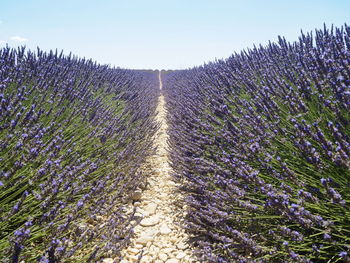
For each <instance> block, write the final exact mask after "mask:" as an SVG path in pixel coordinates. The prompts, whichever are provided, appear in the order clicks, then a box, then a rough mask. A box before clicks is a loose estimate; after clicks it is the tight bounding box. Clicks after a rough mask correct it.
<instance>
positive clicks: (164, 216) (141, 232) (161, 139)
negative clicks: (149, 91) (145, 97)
mask: <svg viewBox="0 0 350 263" xmlns="http://www.w3.org/2000/svg"><path fill="white" fill-rule="evenodd" d="M159 83H160V89H161V88H162V83H161V77H160V75H159ZM157 112H158V114H157V117H156V118H157V121H158V122H159V123H160V129H159V131H158V133H157V134H156V139H155V144H156V145H155V146H156V147H157V151H156V153H155V155H153V156H151V157H150V158H149V159H148V160H147V162H146V165H145V169H147V170H146V172H145V174H147V175H148V176H149V178H148V184H147V187H146V189H144V190H143V191H139V192H136V193H134V196H133V199H134V203H133V206H136V214H135V215H136V216H137V217H139V218H140V219H141V221H140V224H139V225H137V226H136V227H135V235H134V239H132V240H131V245H130V246H129V247H128V248H127V249H125V250H124V251H123V252H122V258H123V259H122V260H121V261H120V262H121V263H130V262H141V263H142V262H144V263H148V262H154V263H164V262H165V263H181V262H197V261H196V260H195V259H194V256H192V250H191V248H190V246H189V245H188V244H187V240H188V238H189V236H188V235H187V234H186V233H185V231H184V230H183V228H182V227H181V224H182V223H183V218H184V217H185V211H186V205H185V204H184V202H183V197H182V196H181V194H180V193H179V192H178V191H177V184H176V183H175V182H174V181H173V180H172V177H171V175H170V174H171V172H172V169H171V167H170V165H169V160H168V154H167V137H168V134H167V130H168V126H167V123H166V108H165V100H164V96H163V95H161V96H160V97H159V102H158V106H157ZM129 209H131V210H132V207H129ZM103 262H104V263H112V262H114V261H113V259H111V258H106V259H104V260H103Z"/></svg>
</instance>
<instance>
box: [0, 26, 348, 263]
mask: <svg viewBox="0 0 350 263" xmlns="http://www.w3.org/2000/svg"><path fill="white" fill-rule="evenodd" d="M159 98H161V100H159ZM0 100H1V101H0V262H2V263H5V262H6V263H10V262H12V263H17V262H18V263H19V262H20V263H26V262H42V263H44V262H45V263H46V262H48V263H56V262H101V263H102V262H103V263H111V262H123V263H127V262H146V263H147V262H155V263H161V262H167V263H180V262H218V263H219V262H220V263H224V262H239V263H253V262H257V263H258V262H261V263H268V262H276V263H277V262H315V263H319V262H325V263H326V262H350V158H349V156H350V27H349V26H347V25H344V26H342V27H328V28H327V27H326V26H325V27H324V28H323V29H320V30H316V31H314V32H313V33H311V32H310V33H305V34H304V33H303V34H301V35H300V38H299V41H296V42H287V41H286V40H285V39H284V38H283V37H279V41H278V43H274V42H270V43H269V45H267V46H258V47H255V48H253V49H247V50H245V51H242V52H240V53H235V54H234V55H232V56H231V57H229V58H227V59H225V60H217V61H215V62H210V63H207V64H204V65H202V66H198V67H194V68H191V69H186V70H162V71H158V70H155V71H146V70H129V69H121V68H113V67H110V66H105V65H100V64H97V63H96V62H93V61H92V60H87V59H85V58H84V59H83V58H79V57H77V56H73V55H68V56H67V55H63V54H62V53H59V52H57V51H56V52H53V51H51V52H44V51H41V50H40V49H38V50H36V51H31V50H29V49H25V48H24V47H20V48H17V49H14V48H10V47H4V48H2V49H0ZM159 101H161V102H159ZM164 101H165V102H164ZM160 103H161V105H160ZM164 103H165V104H164ZM157 107H158V108H157ZM159 111H161V117H158V119H157V116H159V115H157V114H159ZM160 127H161V128H160ZM160 129H161V132H162V133H163V135H162V133H161V134H160V135H159V133H158V132H159V130H160ZM157 136H158V137H159V136H162V137H161V138H162V139H161V140H158V142H157V144H155V143H154V142H155V141H157V140H156V137H157ZM159 145H160V146H159ZM159 147H161V151H160V153H159V152H158V155H157V154H155V152H156V151H157V149H158V151H159ZM152 156H153V157H152ZM154 156H155V157H154ZM150 158H153V159H152V161H149V159H150ZM147 160H148V161H147ZM166 163H169V164H170V166H169V165H167V164H166ZM147 165H148V166H152V165H153V166H157V167H160V168H159V169H158V168H157V169H158V170H157V171H150V169H148V168H147V169H146V168H145V166H147ZM168 166H169V167H171V168H169V167H168ZM153 168H154V167H153ZM162 169H163V170H162ZM153 173H157V176H158V177H157V178H158V179H157V180H159V181H158V182H159V184H160V182H161V183H162V184H161V185H162V187H167V185H169V184H172V187H174V185H175V186H176V187H177V190H176V191H177V194H180V195H181V198H178V197H176V200H175V198H174V196H175V193H174V196H172V195H171V193H172V191H173V189H172V188H170V187H169V188H166V189H164V193H166V196H162V193H159V192H160V191H161V190H160V189H161V188H159V187H158V188H156V191H157V193H156V194H154V199H155V200H151V199H150V198H152V196H153V195H152V191H149V192H148V194H147V198H148V199H147V200H146V202H144V204H143V203H142V200H143V199H145V198H143V197H142V193H143V192H144V193H145V191H147V189H148V190H149V189H151V188H152V184H155V185H157V180H156V181H154V182H152V178H154V175H152V174H153ZM159 174H160V175H159ZM163 174H167V175H168V174H169V176H170V175H171V176H172V181H170V180H168V179H164V178H165V177H164V178H163V177H161V176H162V175H163ZM155 196H157V197H155ZM161 198H163V199H166V200H172V199H174V200H175V201H176V202H178V204H177V207H180V208H181V211H182V215H179V212H178V209H179V208H176V209H177V210H176V211H177V212H176V216H175V215H174V216H172V215H171V211H173V210H174V213H175V208H172V205H173V204H171V202H168V201H167V203H166V206H167V207H163V206H164V205H163V206H162V202H163V203H164V201H161ZM156 199H157V200H156ZM158 199H159V200H158ZM153 201H154V203H153ZM182 202H183V203H182ZM150 204H151V205H152V204H153V205H154V206H153V208H154V209H152V210H153V213H152V214H151V213H150V212H149V211H144V210H147V208H144V207H143V205H144V206H145V207H148V208H149V207H150ZM179 204H180V205H179ZM175 205H176V204H175ZM169 207H170V209H169ZM174 207H175V206H174ZM156 209H158V210H156ZM166 209H167V210H166ZM156 211H159V213H158V214H157V212H156ZM169 211H170V212H169ZM154 214H155V215H154ZM149 216H151V218H152V220H153V221H146V220H145V218H148V217H149ZM181 216H183V220H182V219H181ZM167 217H169V218H170V217H171V218H172V219H171V220H168V218H167ZM177 219H179V222H180V221H181V227H182V229H183V230H182V231H183V232H186V235H185V234H183V233H182V232H181V231H180V230H178V229H175V227H173V226H172V225H176V224H177V223H178V222H177V221H176V220H177ZM180 219H181V220H180ZM145 222H146V223H145ZM139 224H141V225H142V226H143V227H145V228H147V227H148V229H150V227H153V226H154V229H153V230H152V231H153V232H152V237H150V236H146V237H147V238H150V239H149V240H148V239H146V241H142V242H141V241H140V240H141V238H144V239H143V240H145V236H142V234H143V232H145V233H146V232H147V231H146V230H145V229H144V228H141V230H138V231H137V235H140V236H138V238H136V239H135V233H134V232H135V231H134V229H135V227H138V225H139ZM158 225H161V227H160V228H159V227H158ZM164 225H165V226H167V227H168V229H166V230H167V231H162V227H163V230H164V229H165V228H164ZM178 225H180V223H178V224H177V227H178ZM159 229H160V230H159ZM169 231H170V232H169ZM171 231H173V232H171ZM176 231H177V232H176ZM148 232H149V231H148ZM180 232H181V235H179V237H178V236H177V233H180ZM160 236H162V239H161V240H162V241H161V242H158V243H157V240H160ZM171 236H173V237H176V238H178V239H176V238H175V239H174V238H171ZM179 238H182V239H181V242H180V241H178V240H179ZM168 240H169V245H168V244H167V242H168ZM159 243H163V244H166V245H164V246H162V244H159ZM131 244H132V245H133V246H132V249H130V248H131ZM179 244H181V246H180V245H179ZM152 245H153V247H156V248H153V247H152ZM166 246H169V247H171V248H172V249H173V250H171V249H170V250H169V249H168V250H166V248H167V247H166ZM169 247H168V248H169ZM157 249H158V250H157ZM123 250H125V251H126V252H122V251H123ZM165 251H169V252H165ZM146 252H147V253H146ZM180 252H181V253H180ZM128 253H129V254H130V255H127V254H128ZM131 254H132V255H131ZM161 254H162V256H160V255H161ZM190 254H191V256H190ZM163 255H165V256H163Z"/></svg>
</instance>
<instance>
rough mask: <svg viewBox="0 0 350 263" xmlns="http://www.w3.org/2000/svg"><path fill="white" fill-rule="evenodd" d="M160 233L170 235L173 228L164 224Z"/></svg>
mask: <svg viewBox="0 0 350 263" xmlns="http://www.w3.org/2000/svg"><path fill="white" fill-rule="evenodd" d="M160 233H161V234H162V235H168V234H170V233H171V229H170V228H169V227H168V226H167V225H165V224H164V225H162V226H161V227H160Z"/></svg>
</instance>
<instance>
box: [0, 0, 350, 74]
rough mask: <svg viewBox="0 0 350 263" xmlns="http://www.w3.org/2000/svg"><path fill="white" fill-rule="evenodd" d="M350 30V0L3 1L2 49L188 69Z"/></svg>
mask: <svg viewBox="0 0 350 263" xmlns="http://www.w3.org/2000/svg"><path fill="white" fill-rule="evenodd" d="M324 22H325V23H326V24H327V25H331V24H334V25H336V26H341V25H343V24H344V23H347V24H350V0H328V1H326V0H289V1H287V0H254V1H253V0H241V1H239V0H211V1H209V0H143V1H141V0H123V1H122V0H110V1H108V0H0V46H5V45H6V43H8V44H9V45H10V46H16V45H23V44H24V45H26V46H27V47H29V48H31V49H32V48H36V47H37V46H39V47H40V48H41V49H43V50H50V49H56V48H57V49H59V50H62V49H63V50H64V52H65V53H67V54H68V53H69V52H72V53H74V54H76V55H79V56H84V57H86V58H92V59H94V60H96V61H98V62H99V63H104V64H110V65H112V66H120V67H126V68H137V69H141V68H151V69H179V68H188V67H192V66H195V65H200V64H203V63H204V62H208V61H212V60H215V58H226V57H228V56H230V55H231V54H232V53H233V52H235V51H236V52H239V51H241V50H242V49H244V48H247V47H252V45H253V44H254V43H255V44H260V43H261V44H263V45H265V44H267V43H268V41H269V40H272V41H275V40H276V39H277V36H278V35H282V36H285V37H286V38H287V40H290V41H294V40H297V38H298V36H299V34H300V30H301V29H303V31H310V30H313V29H315V28H321V27H323V23H324Z"/></svg>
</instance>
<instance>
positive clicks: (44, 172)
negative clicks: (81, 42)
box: [0, 47, 158, 262]
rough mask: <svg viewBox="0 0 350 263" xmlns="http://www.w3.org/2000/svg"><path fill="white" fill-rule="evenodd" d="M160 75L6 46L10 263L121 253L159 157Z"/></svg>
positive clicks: (1, 82)
mask: <svg viewBox="0 0 350 263" xmlns="http://www.w3.org/2000/svg"><path fill="white" fill-rule="evenodd" d="M157 85H158V83H157V75H156V74H155V73H152V72H141V71H131V70H124V69H112V68H109V67H108V66H101V65H97V64H95V63H93V62H92V61H90V60H85V59H79V58H77V57H74V56H71V55H70V56H64V55H62V54H57V52H56V53H54V52H50V53H44V52H42V51H40V50H38V51H37V52H30V51H25V49H24V48H19V49H18V50H15V49H10V48H7V47H6V48H3V49H1V50H0V100H1V101H0V262H20V261H21V260H25V262H37V261H39V262H65V261H66V260H67V259H69V260H70V261H69V262H88V261H92V262H96V260H98V258H100V257H101V256H108V255H109V254H111V255H118V253H119V251H120V249H121V248H122V247H124V246H125V245H126V244H127V242H128V238H129V236H130V234H131V231H130V230H131V228H132V224H131V222H132V220H133V215H126V214H125V211H123V210H122V208H121V207H122V204H123V203H125V202H127V200H128V199H129V195H130V194H131V193H132V191H133V190H134V189H135V188H136V187H138V186H139V185H140V184H143V183H144V179H143V178H144V177H143V176H142V174H141V173H140V172H139V169H138V168H139V167H140V165H142V162H143V160H144V158H145V156H147V155H148V154H150V153H151V151H152V135H153V134H154V132H155V130H156V125H155V123H154V121H153V117H154V112H155V106H156V98H157V92H158V91H157Z"/></svg>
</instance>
